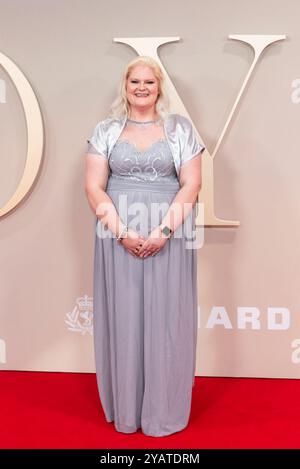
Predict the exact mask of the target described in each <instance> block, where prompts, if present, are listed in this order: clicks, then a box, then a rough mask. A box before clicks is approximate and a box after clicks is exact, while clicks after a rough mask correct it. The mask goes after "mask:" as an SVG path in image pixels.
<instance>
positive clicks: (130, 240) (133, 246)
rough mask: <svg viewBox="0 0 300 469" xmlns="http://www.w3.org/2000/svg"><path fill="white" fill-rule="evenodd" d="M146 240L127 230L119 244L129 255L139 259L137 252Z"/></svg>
mask: <svg viewBox="0 0 300 469" xmlns="http://www.w3.org/2000/svg"><path fill="white" fill-rule="evenodd" d="M145 240H146V238H145V237H144V236H142V235H140V234H139V233H137V232H136V231H134V230H132V229H131V228H129V229H128V231H127V235H126V238H122V241H121V244H122V246H124V248H125V249H127V251H128V252H130V254H132V255H133V256H135V257H138V258H139V250H140V248H141V247H142V245H143V243H144V241H145Z"/></svg>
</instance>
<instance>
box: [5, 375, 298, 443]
mask: <svg viewBox="0 0 300 469" xmlns="http://www.w3.org/2000/svg"><path fill="white" fill-rule="evenodd" d="M0 389H1V430H0V432H1V433H0V447H1V448H148V449H150V448H183V449H184V448H300V427H299V421H300V399H299V395H300V380H279V379H251V378H249V379H246V378H196V382H195V387H194V390H193V402H192V413H191V418H190V423H189V426H188V427H187V428H186V429H185V430H183V431H181V432H178V433H175V434H173V435H170V436H167V437H149V436H145V435H144V434H143V433H142V432H141V431H140V430H139V431H138V432H137V433H133V434H130V435H126V434H122V433H118V432H116V431H115V429H114V426H113V423H106V421H105V419H104V415H103V412H102V409H101V406H100V401H99V397H98V391H97V385H96V377H95V374H77V373H39V372H17V371H1V372H0Z"/></svg>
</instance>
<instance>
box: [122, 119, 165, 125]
mask: <svg viewBox="0 0 300 469" xmlns="http://www.w3.org/2000/svg"><path fill="white" fill-rule="evenodd" d="M127 122H130V123H131V124H138V125H140V126H141V127H144V126H147V125H149V124H156V125H159V124H160V123H161V118H159V119H156V120H152V121H136V120H133V119H129V117H128V118H127Z"/></svg>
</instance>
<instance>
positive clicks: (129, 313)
mask: <svg viewBox="0 0 300 469" xmlns="http://www.w3.org/2000/svg"><path fill="white" fill-rule="evenodd" d="M88 152H89V153H91V152H93V153H97V150H96V149H95V148H93V146H92V145H91V144H89V150H88ZM109 167H110V175H109V179H108V184H107V187H106V192H107V194H108V195H109V196H110V198H111V199H112V201H113V203H114V205H115V207H116V209H117V211H118V213H119V216H120V217H121V219H122V221H123V222H124V223H125V222H126V221H127V222H128V223H129V226H131V221H132V220H133V219H134V218H135V217H136V213H137V211H136V210H132V208H134V207H137V210H139V208H140V207H145V206H146V207H147V208H148V209H149V210H148V213H147V212H143V210H140V211H139V212H138V213H139V216H140V217H141V218H142V219H143V220H144V221H143V223H144V222H145V221H147V219H148V228H147V229H146V228H145V225H143V223H142V224H141V225H140V230H138V229H136V227H134V229H136V231H138V232H139V233H141V234H143V235H144V236H147V234H148V233H150V232H151V225H150V214H151V210H150V207H151V204H152V206H155V205H153V203H154V202H156V203H158V204H160V203H164V204H163V208H162V209H161V211H160V212H159V218H158V222H157V224H156V225H154V226H152V229H153V228H154V227H155V226H157V225H158V224H159V223H160V222H161V220H162V218H163V216H164V215H165V213H166V212H167V210H168V207H169V205H170V203H171V202H172V200H173V199H174V197H175V195H176V193H177V192H178V190H179V189H180V184H179V180H178V178H177V175H176V170H175V166H174V162H173V158H172V154H171V150H170V148H169V147H168V144H167V141H166V140H165V139H159V140H156V141H154V142H153V143H152V144H151V145H150V146H149V147H148V148H147V149H146V150H143V151H140V150H138V149H137V148H136V146H135V145H133V144H132V143H131V142H130V141H129V140H127V139H122V138H119V139H118V140H117V142H116V144H115V146H114V148H113V150H112V153H111V155H110V158H109ZM120 196H123V199H122V197H120ZM124 200H126V204H125V203H124ZM133 204H135V205H133ZM130 207H132V208H131V209H130ZM141 212H143V213H141ZM156 213H158V211H156ZM126 215H127V220H126ZM194 222H195V208H193V210H192V212H191V213H190V215H188V217H187V218H186V220H185V222H184V224H183V225H182V226H181V228H178V229H177V231H175V233H176V232H178V230H179V229H181V233H183V228H184V227H185V226H186V225H187V224H188V223H189V228H190V229H193V228H194ZM103 230H104V227H103V224H102V222H101V221H100V220H96V225H95V251H94V316H93V325H94V350H95V363H96V374H97V384H98V390H99V395H100V400H101V404H102V408H103V411H104V414H105V418H106V420H107V421H108V422H114V425H115V428H116V430H118V431H120V432H125V433H132V432H135V431H136V430H137V429H138V428H141V430H142V432H143V433H144V434H146V435H151V436H165V435H169V434H172V433H175V432H178V431H180V430H182V429H183V428H185V427H186V426H187V424H188V421H189V416H190V409H191V395H192V388H193V384H194V372H195V362H196V340H197V250H196V249H187V248H186V238H185V237H184V235H183V236H182V237H175V234H174V235H173V236H172V237H171V238H170V239H169V240H168V241H167V242H166V244H165V245H164V247H163V248H162V250H160V251H159V252H158V253H157V254H156V255H154V256H151V255H150V256H149V257H147V258H145V259H142V258H137V257H134V256H133V255H132V254H130V253H129V252H128V251H127V250H126V249H125V248H124V247H123V246H122V245H121V244H119V243H118V242H117V240H116V237H115V236H114V235H112V236H110V237H108V236H107V237H105V236H103V233H104V231H103ZM110 233H111V232H110Z"/></svg>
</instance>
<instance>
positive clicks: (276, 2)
mask: <svg viewBox="0 0 300 469" xmlns="http://www.w3.org/2000/svg"><path fill="white" fill-rule="evenodd" d="M299 18H300V3H299V2H298V1H297V0H288V1H285V2H283V1H282V0H264V1H263V2H261V1H258V0H252V1H250V0H240V1H236V0H211V1H210V2H207V1H205V0H200V1H191V0H187V1H185V2H180V1H178V0H175V1H174V0H173V1H170V0H165V1H158V0H152V2H151V3H150V4H147V5H145V4H141V3H140V2H139V1H136V0H132V1H130V2H127V4H126V3H124V2H122V1H121V0H112V1H110V2H107V1H103V0H98V1H97V0H88V1H85V2H84V1H83V0H60V1H58V0H54V1H53V0H51V1H50V0H44V1H37V0H26V1H22V0H0V53H2V54H4V55H5V56H7V57H8V58H9V59H10V60H12V61H13V62H14V63H15V65H16V66H17V67H18V68H19V69H20V71H21V72H22V73H23V74H24V75H25V77H26V78H27V80H28V82H29V83H30V85H31V87H32V90H33V91H34V93H35V95H36V98H37V101H38V104H39V107H40V111H41V116H42V120H43V126H44V132H45V135H44V137H45V142H44V151H43V159H42V163H41V168H40V171H39V174H38V176H37V178H36V180H35V183H34V185H33V187H32V188H31V190H30V193H29V194H27V196H26V197H25V198H24V200H22V202H21V203H20V204H19V205H18V206H17V207H16V208H15V209H14V210H12V211H10V212H9V213H7V214H6V215H5V216H3V217H2V218H1V219H0V239H1V245H0V261H1V271H0V275H1V278H0V282H1V283H0V285H1V291H0V308H1V315H0V366H1V368H2V369H8V370H42V371H78V372H82V371H83V372H93V371H94V370H95V367H94V356H93V342H92V311H93V307H92V299H93V298H92V286H93V285H92V283H93V249H94V223H95V218H94V215H93V213H92V212H91V209H90V208H89V206H88V202H87V200H86V197H85V192H84V152H85V149H86V139H87V138H88V137H89V136H90V135H91V132H92V130H93V128H94V126H95V124H96V123H97V122H98V121H99V120H100V119H103V118H104V117H105V116H106V114H107V112H108V108H109V105H110V104H111V102H112V100H113V99H114V97H115V93H116V86H117V83H118V81H119V78H120V76H121V73H122V71H123V68H124V66H125V64H126V63H127V62H128V61H129V60H131V59H132V58H133V57H135V56H136V54H137V52H136V51H135V50H134V49H133V48H131V47H130V46H129V45H126V44H122V43H120V42H116V41H114V38H141V37H151V38H161V37H167V38H174V39H175V38H180V39H179V40H178V41H175V42H169V43H167V44H164V45H162V46H161V47H159V49H158V54H159V58H160V60H161V63H162V64H163V66H164V68H165V70H166V72H167V74H168V76H169V78H170V80H171V83H172V86H174V87H175V89H176V91H177V93H178V97H179V99H180V100H181V102H182V103H183V105H184V108H185V110H186V111H187V113H188V116H189V117H190V119H191V120H192V122H193V123H194V125H195V127H196V128H197V130H198V132H199V135H200V136H201V139H202V140H203V142H204V144H205V145H206V147H207V150H208V151H207V152H205V156H204V158H203V160H205V161H204V163H205V164H204V177H205V176H206V177H207V178H206V179H205V182H206V183H207V181H210V179H209V177H210V176H209V175H208V169H207V168H208V166H209V165H210V166H211V167H213V186H212V180H211V181H210V182H209V184H210V189H211V190H212V193H213V195H214V201H213V202H214V213H215V216H216V217H217V218H219V219H222V220H232V221H236V222H239V223H237V224H236V225H234V224H232V226H229V224H227V225H226V224H225V225H224V226H223V227H222V226H209V227H208V226H207V227H206V228H205V240H204V246H203V247H202V248H201V249H199V250H198V293H199V295H198V298H199V301H198V303H199V330H198V351H197V367H196V374H197V375H206V376H245V377H247V376H248V377H251V376H253V377H254V376H257V377H278V378H284V377H289V378H299V377H300V327H299V326H300V318H299V309H300V308H299V306H300V301H299V295H298V291H299V287H298V283H299V277H300V263H299V257H300V249H299V244H300V243H299V239H300V217H299V213H300V186H299V183H298V180H299V172H300V160H299V148H300V135H299V121H300V120H299V119H300V78H299V77H300V30H299ZM232 34H239V35H242V34H243V35H247V34H260V35H286V39H285V40H281V41H279V42H275V43H274V44H272V45H270V46H269V47H267V48H266V49H265V50H264V51H263V53H262V54H261V56H260V58H259V60H258V62H257V65H256V67H255V69H254V70H253V73H252V75H251V77H250V80H249V82H248V84H247V87H246V89H245V91H244V94H243V95H242V97H241V100H240V101H239V104H238V106H237V109H236V111H235V113H234V115H233V118H232V120H231V121H230V125H229V126H228V129H227V132H226V134H225V136H224V138H223V140H222V142H221V144H220V146H219V148H218V151H217V152H216V154H215V158H214V163H213V166H212V160H211V159H210V158H211V155H213V153H214V151H215V150H216V148H217V144H218V142H219V139H220V135H221V134H222V131H223V129H224V126H225V123H226V122H227V119H228V117H229V114H230V112H231V110H232V107H233V105H234V103H235V100H236V98H237V96H238V94H239V92H240V90H241V87H242V85H243V83H244V80H245V77H246V76H247V73H248V71H249V69H250V67H251V64H252V63H253V59H254V55H253V50H252V49H251V47H250V46H248V45H247V44H244V43H242V42H237V41H232V40H230V39H229V38H228V36H229V35H232ZM178 103H179V102H178ZM178 103H177V104H178ZM179 104H180V103H179ZM179 104H178V106H179ZM178 106H177V108H176V109H175V108H173V109H174V111H175V112H176V110H177V109H182V108H180V106H179V107H178ZM0 124H1V126H0V152H1V159H0V188H1V190H0V207H3V206H4V205H5V204H6V203H7V201H8V200H9V199H10V198H11V197H12V194H13V193H14V192H15V190H16V188H17V186H18V184H19V182H20V179H21V178H22V174H23V171H24V167H25V162H26V151H27V130H26V121H25V116H24V110H23V107H22V103H21V101H20V99H19V96H18V93H17V91H16V88H15V85H14V84H13V82H12V80H11V79H10V76H9V74H8V73H7V72H6V71H5V69H4V68H3V67H1V66H0ZM39 143H41V142H39Z"/></svg>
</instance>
